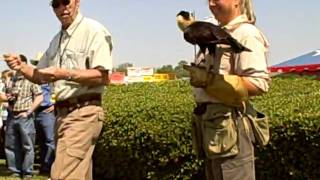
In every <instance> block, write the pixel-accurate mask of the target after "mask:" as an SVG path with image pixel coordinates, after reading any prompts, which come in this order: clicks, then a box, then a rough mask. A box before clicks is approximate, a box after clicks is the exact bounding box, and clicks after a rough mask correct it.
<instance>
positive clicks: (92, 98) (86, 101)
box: [54, 94, 101, 111]
mask: <svg viewBox="0 0 320 180" xmlns="http://www.w3.org/2000/svg"><path fill="white" fill-rule="evenodd" d="M89 105H96V106H101V94H84V95H81V96H77V97H72V98H68V99H66V100H63V101H57V102H56V103H55V105H54V106H55V108H60V109H64V108H66V109H68V111H73V110H74V109H77V108H81V107H84V106H89Z"/></svg>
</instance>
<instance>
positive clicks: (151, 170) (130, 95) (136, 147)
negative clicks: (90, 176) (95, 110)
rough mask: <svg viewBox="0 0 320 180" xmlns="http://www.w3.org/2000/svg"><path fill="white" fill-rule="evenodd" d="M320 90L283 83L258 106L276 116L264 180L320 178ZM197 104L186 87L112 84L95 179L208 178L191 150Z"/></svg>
mask: <svg viewBox="0 0 320 180" xmlns="http://www.w3.org/2000/svg"><path fill="white" fill-rule="evenodd" d="M319 89H320V84H319V82H318V81H314V80H310V79H306V78H298V79H296V78H289V79H288V78H287V79H283V78H276V79H274V80H273V83H272V89H271V90H270V92H269V93H268V94H266V95H264V96H259V97H256V98H255V99H254V100H253V102H254V104H255V105H256V107H258V109H259V110H262V111H263V112H265V113H266V114H268V115H269V117H270V118H271V121H270V124H271V131H272V136H271V142H270V144H269V145H268V146H267V147H265V148H258V149H257V153H256V156H257V161H256V170H257V179H280V178H284V179H316V178H318V177H320V174H319V171H320V170H319V167H320V159H319V156H320V150H319V149H320V148H319V144H320V139H319V126H320V120H319V118H320V111H319V110H320V106H319V103H318V102H319V99H320V93H319ZM194 106H195V104H194V101H193V97H192V92H191V87H190V86H189V84H188V82H186V81H172V82H164V83H138V84H132V85H128V86H111V87H109V88H108V90H107V91H106V93H105V95H104V108H105V113H106V116H107V117H106V120H105V122H104V129H103V132H102V134H101V136H100V139H99V143H98V145H97V147H96V151H95V155H94V174H95V179H202V178H203V169H202V161H199V160H197V158H196V157H195V154H194V152H193V150H192V144H191V125H190V122H191V113H192V110H193V107H194Z"/></svg>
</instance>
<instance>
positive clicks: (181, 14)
mask: <svg viewBox="0 0 320 180" xmlns="http://www.w3.org/2000/svg"><path fill="white" fill-rule="evenodd" d="M177 16H182V17H183V18H185V19H187V20H189V19H190V16H191V14H190V13H189V12H188V11H180V12H179V13H178V14H177Z"/></svg>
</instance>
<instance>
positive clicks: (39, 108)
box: [35, 105, 52, 112]
mask: <svg viewBox="0 0 320 180" xmlns="http://www.w3.org/2000/svg"><path fill="white" fill-rule="evenodd" d="M51 106H52V105H49V106H39V107H38V108H37V109H36V110H35V111H36V112H42V111H44V110H46V109H48V108H50V107H51Z"/></svg>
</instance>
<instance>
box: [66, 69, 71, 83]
mask: <svg viewBox="0 0 320 180" xmlns="http://www.w3.org/2000/svg"><path fill="white" fill-rule="evenodd" d="M66 80H67V81H72V80H73V78H72V75H71V72H70V71H68V77H67V79H66Z"/></svg>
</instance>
